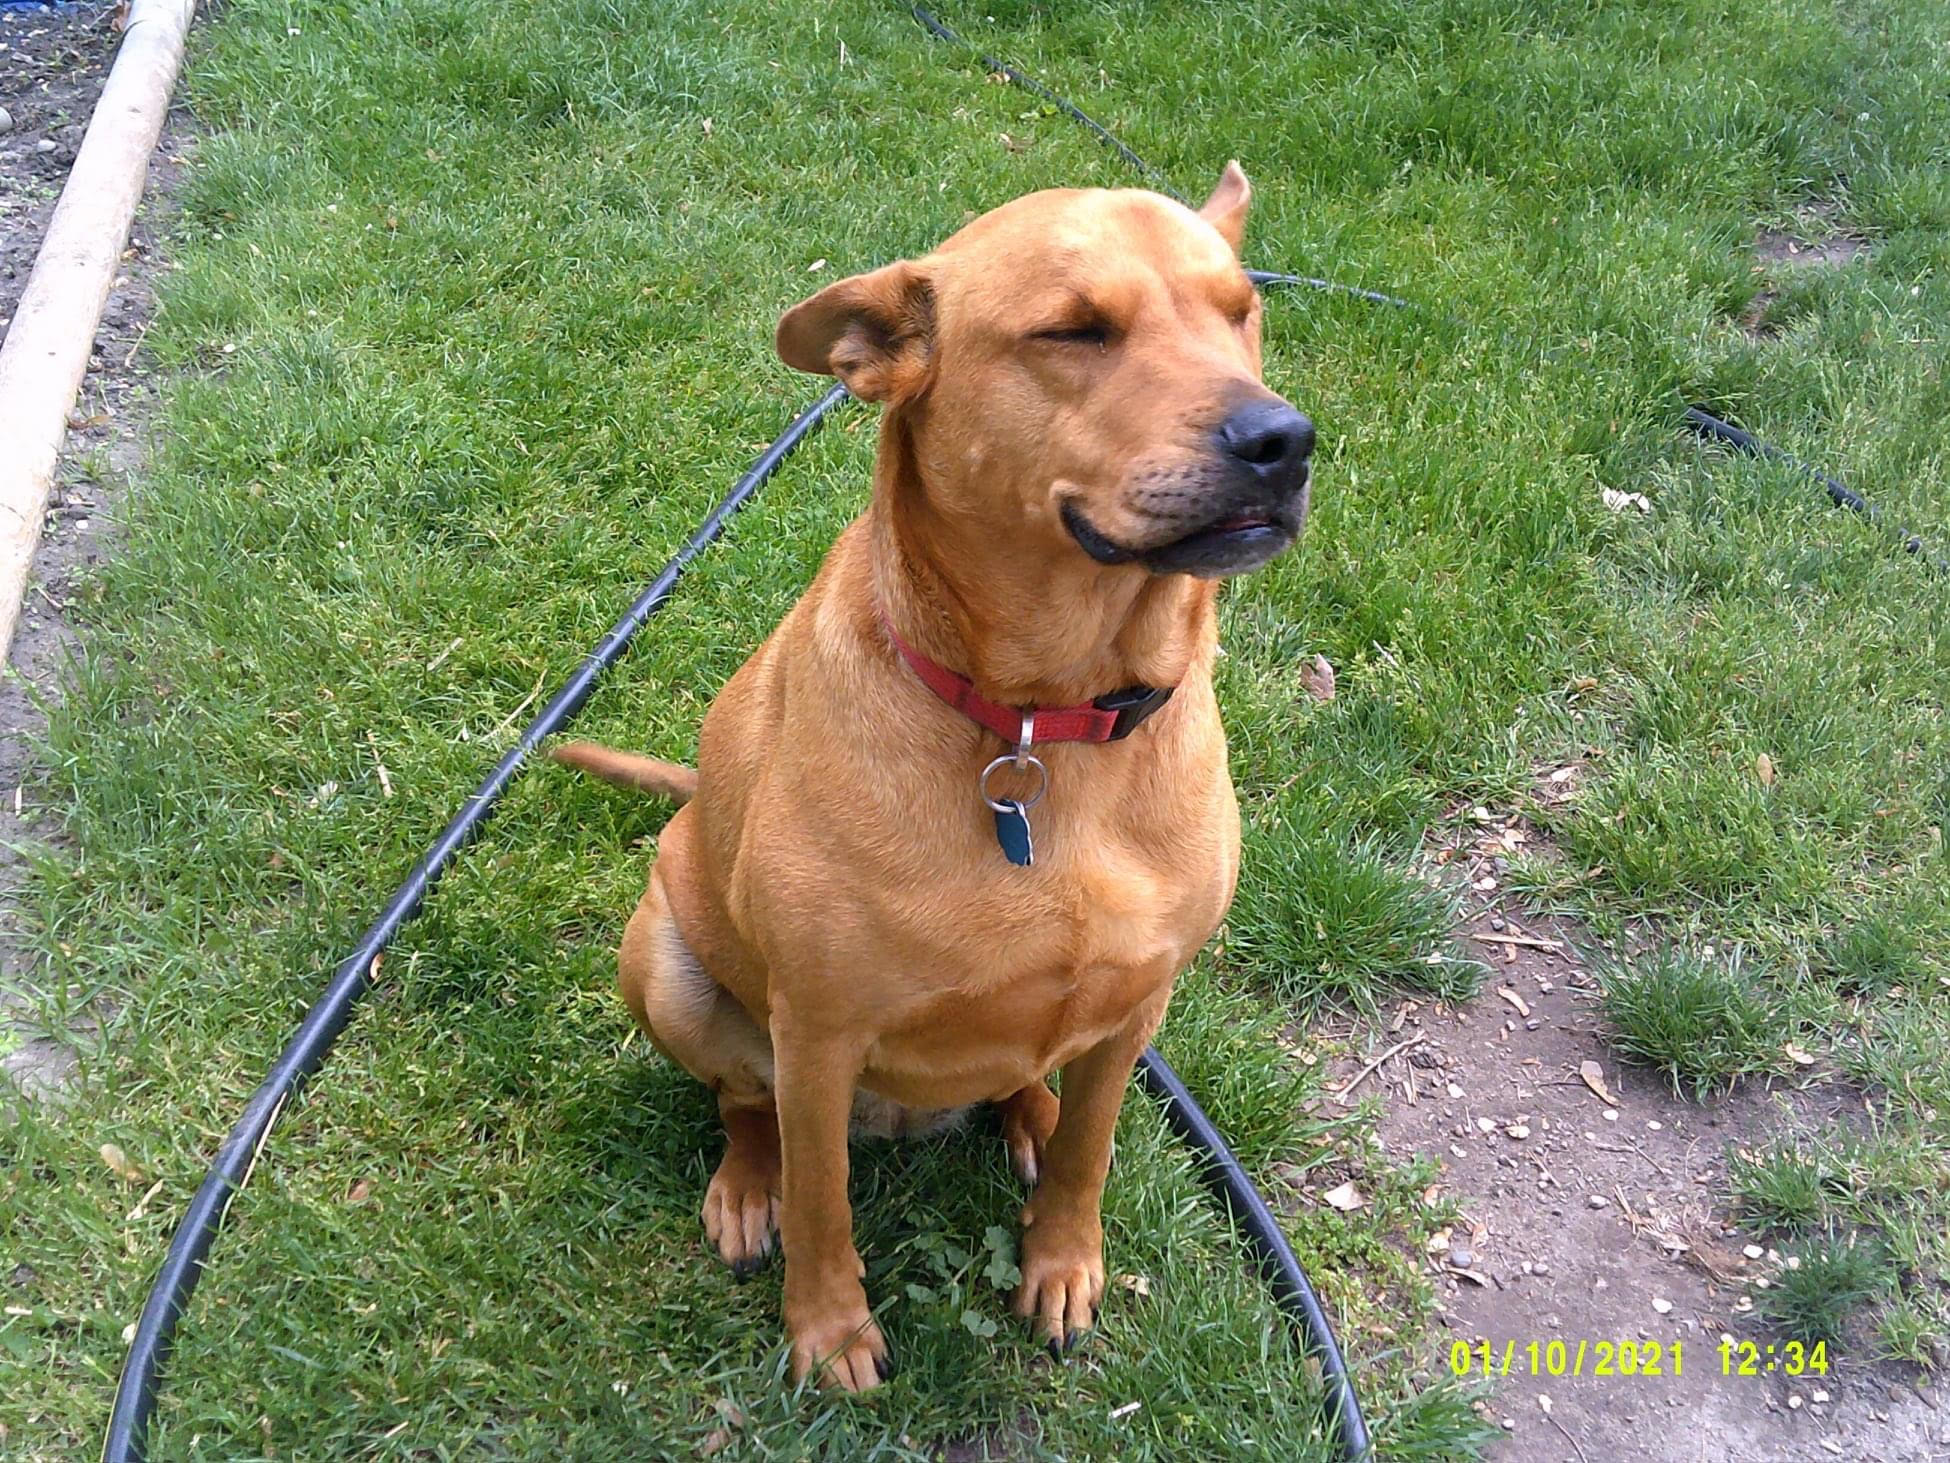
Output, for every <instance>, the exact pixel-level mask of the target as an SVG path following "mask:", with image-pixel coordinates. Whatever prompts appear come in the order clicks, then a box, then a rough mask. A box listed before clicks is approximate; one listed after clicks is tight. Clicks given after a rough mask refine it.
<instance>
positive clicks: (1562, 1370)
mask: <svg viewBox="0 0 1950 1463" xmlns="http://www.w3.org/2000/svg"><path fill="white" fill-rule="evenodd" d="M1714 1349H1715V1351H1716V1352H1717V1353H1718V1357H1719V1362H1720V1375H1721V1376H1723V1377H1764V1376H1772V1375H1774V1374H1775V1373H1779V1374H1780V1375H1782V1376H1788V1377H1800V1376H1817V1377H1822V1376H1827V1375H1828V1343H1827V1342H1826V1341H1817V1342H1814V1343H1813V1344H1812V1345H1810V1344H1808V1343H1806V1342H1801V1341H1784V1342H1771V1341H1768V1342H1761V1341H1736V1340H1734V1339H1733V1338H1732V1337H1730V1336H1723V1337H1721V1338H1720V1342H1719V1345H1718V1346H1717V1347H1715V1348H1714ZM1685 1367H1686V1343H1685V1342H1684V1341H1683V1340H1675V1341H1670V1342H1666V1341H1592V1340H1585V1341H1577V1342H1571V1341H1565V1340H1563V1339H1558V1340H1553V1341H1524V1342H1517V1341H1506V1342H1504V1343H1503V1346H1502V1348H1501V1350H1499V1349H1498V1348H1497V1347H1496V1345H1495V1343H1494V1342H1492V1341H1490V1340H1489V1339H1487V1338H1485V1339H1483V1340H1481V1341H1477V1342H1473V1343H1472V1342H1469V1341H1462V1340H1458V1341H1456V1342H1454V1343H1453V1344H1451V1346H1450V1347H1449V1370H1450V1371H1451V1372H1453V1373H1454V1374H1455V1375H1457V1376H1459V1377H1467V1376H1471V1375H1475V1376H1482V1377H1507V1376H1510V1375H1512V1374H1514V1375H1516V1376H1525V1375H1528V1376H1533V1377H1586V1376H1590V1377H1667V1376H1671V1377H1677V1376H1683V1375H1684V1374H1685Z"/></svg>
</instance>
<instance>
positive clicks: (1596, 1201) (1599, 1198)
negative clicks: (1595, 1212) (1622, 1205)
mask: <svg viewBox="0 0 1950 1463" xmlns="http://www.w3.org/2000/svg"><path fill="white" fill-rule="evenodd" d="M1584 1202H1585V1203H1586V1204H1587V1205H1589V1206H1590V1207H1591V1208H1593V1209H1602V1208H1604V1207H1605V1205H1607V1204H1609V1203H1610V1202H1611V1200H1609V1199H1607V1198H1606V1197H1605V1196H1604V1195H1603V1194H1592V1195H1590V1196H1588V1197H1587V1198H1586V1199H1585V1201H1584Z"/></svg>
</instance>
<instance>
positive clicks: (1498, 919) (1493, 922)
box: [1490, 914, 1509, 930]
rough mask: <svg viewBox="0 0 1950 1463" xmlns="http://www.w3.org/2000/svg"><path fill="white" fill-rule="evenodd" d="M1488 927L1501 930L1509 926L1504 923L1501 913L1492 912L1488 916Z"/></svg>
mask: <svg viewBox="0 0 1950 1463" xmlns="http://www.w3.org/2000/svg"><path fill="white" fill-rule="evenodd" d="M1490 928H1491V929H1493V930H1502V929H1508V928H1509V926H1508V925H1507V924H1505V923H1504V919H1503V916H1502V915H1500V914H1493V915H1491V916H1490Z"/></svg>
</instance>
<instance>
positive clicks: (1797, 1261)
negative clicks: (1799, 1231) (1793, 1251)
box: [1787, 1255, 1801, 1270]
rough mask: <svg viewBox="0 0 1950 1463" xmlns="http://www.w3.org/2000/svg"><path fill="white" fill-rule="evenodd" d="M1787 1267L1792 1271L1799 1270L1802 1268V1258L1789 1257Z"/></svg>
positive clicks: (1797, 1256)
mask: <svg viewBox="0 0 1950 1463" xmlns="http://www.w3.org/2000/svg"><path fill="white" fill-rule="evenodd" d="M1787 1267H1788V1269H1790V1270H1799V1269H1800V1268H1801V1257H1800V1256H1799V1255H1789V1256H1788V1257H1787Z"/></svg>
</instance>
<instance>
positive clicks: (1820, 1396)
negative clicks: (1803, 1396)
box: [1814, 1387, 1828, 1402]
mask: <svg viewBox="0 0 1950 1463" xmlns="http://www.w3.org/2000/svg"><path fill="white" fill-rule="evenodd" d="M1814 1400H1815V1401H1817V1402H1826V1401H1827V1400H1828V1394H1827V1393H1826V1392H1824V1391H1822V1389H1821V1388H1819V1387H1817V1388H1815V1390H1814Z"/></svg>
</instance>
